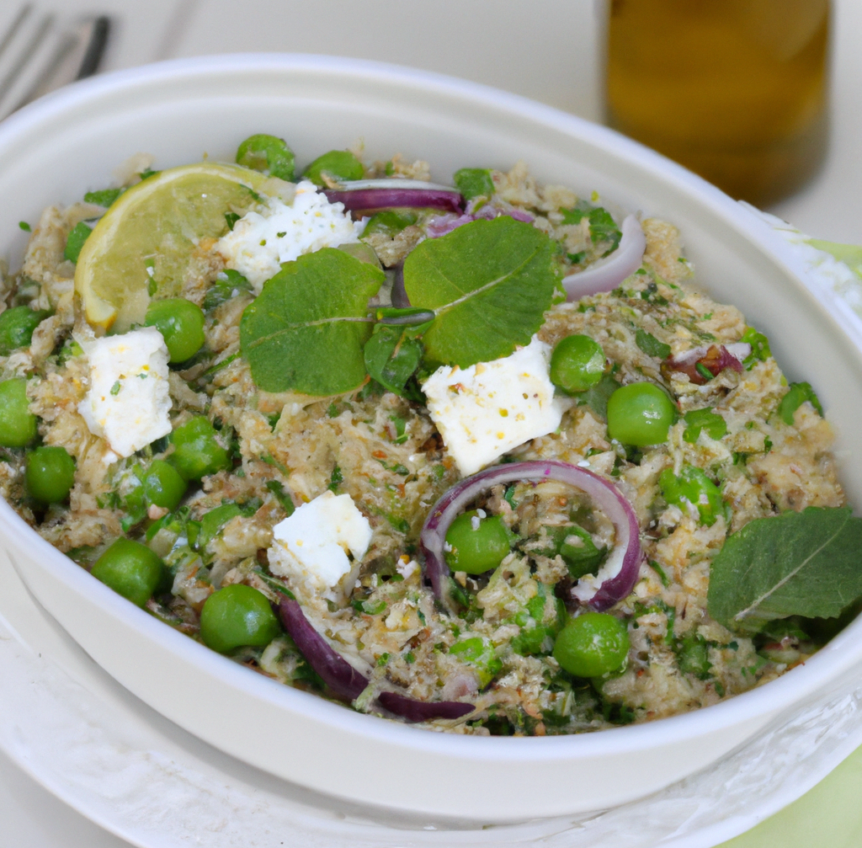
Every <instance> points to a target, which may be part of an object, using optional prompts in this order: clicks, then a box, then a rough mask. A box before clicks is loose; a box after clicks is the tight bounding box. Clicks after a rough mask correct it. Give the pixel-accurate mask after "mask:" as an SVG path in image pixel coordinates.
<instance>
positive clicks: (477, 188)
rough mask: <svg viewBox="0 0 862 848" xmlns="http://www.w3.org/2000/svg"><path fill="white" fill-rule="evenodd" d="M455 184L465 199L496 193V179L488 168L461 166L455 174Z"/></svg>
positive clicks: (489, 195)
mask: <svg viewBox="0 0 862 848" xmlns="http://www.w3.org/2000/svg"><path fill="white" fill-rule="evenodd" d="M453 178H454V180H455V186H456V187H457V189H458V191H460V192H461V194H462V195H464V200H472V199H473V198H474V197H491V195H493V194H494V192H495V190H496V189H495V188H494V180H493V179H492V178H491V172H490V171H489V170H488V169H487V168H461V170H460V171H455V174H454V177H453Z"/></svg>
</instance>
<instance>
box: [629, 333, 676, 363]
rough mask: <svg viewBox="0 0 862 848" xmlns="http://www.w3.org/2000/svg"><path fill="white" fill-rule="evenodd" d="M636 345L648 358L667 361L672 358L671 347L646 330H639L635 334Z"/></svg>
mask: <svg viewBox="0 0 862 848" xmlns="http://www.w3.org/2000/svg"><path fill="white" fill-rule="evenodd" d="M635 344H636V345H637V346H638V347H639V348H640V349H641V350H642V351H643V352H644V353H645V354H646V355H647V356H657V357H658V358H659V359H667V358H668V357H669V356H670V345H667V344H665V343H664V342H660V341H659V340H658V339H657V338H656V337H655V336H654V335H652V334H651V333H648V332H647V331H646V330H638V331H637V333H635Z"/></svg>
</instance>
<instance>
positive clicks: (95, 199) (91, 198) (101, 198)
mask: <svg viewBox="0 0 862 848" xmlns="http://www.w3.org/2000/svg"><path fill="white" fill-rule="evenodd" d="M124 190H125V189H122V188H103V189H100V190H99V191H88V192H87V193H86V194H85V195H84V202H85V203H95V204H96V206H104V207H105V208H106V209H107V208H108V207H109V206H110V205H111V204H112V203H113V202H114V201H115V200H116V199H117V198H118V197H119V196H120V195H121V194H122V193H123V191H124Z"/></svg>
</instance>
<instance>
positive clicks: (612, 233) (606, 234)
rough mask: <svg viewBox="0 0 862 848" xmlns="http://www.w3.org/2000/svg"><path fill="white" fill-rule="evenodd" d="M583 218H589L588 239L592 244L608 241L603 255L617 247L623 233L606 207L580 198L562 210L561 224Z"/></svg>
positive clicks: (577, 222)
mask: <svg viewBox="0 0 862 848" xmlns="http://www.w3.org/2000/svg"><path fill="white" fill-rule="evenodd" d="M584 218H588V219H589V222H590V239H591V240H592V242H593V244H601V243H602V242H610V246H609V247H608V249H607V250H605V252H604V253H603V254H602V255H603V256H607V255H608V254H609V253H612V252H613V251H614V250H616V249H617V247H618V246H619V243H620V240H621V239H622V237H623V234H622V232H621V231H620V228H619V227H618V226H617V225H616V222H615V221H614V219H613V217H612V215H611V213H610V212H608V210H607V209H604V208H602V207H601V206H593V205H592V204H591V203H587V202H586V201H583V200H582V201H580V202H579V203H578V204H577V205H576V206H574V207H573V208H572V209H564V210H563V224H580V222H581V221H582V220H583V219H584Z"/></svg>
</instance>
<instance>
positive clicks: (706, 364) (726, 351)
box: [662, 342, 751, 386]
mask: <svg viewBox="0 0 862 848" xmlns="http://www.w3.org/2000/svg"><path fill="white" fill-rule="evenodd" d="M750 353H751V345H750V344H748V343H747V342H736V343H734V344H730V345H709V346H707V345H701V346H700V347H695V348H692V349H691V350H687V351H686V352H685V353H681V354H679V355H678V356H671V357H669V358H668V359H666V360H665V361H664V363H663V364H662V370H664V371H679V372H681V373H683V374H687V375H688V378H689V380H691V382H692V383H696V384H697V385H699V386H700V385H703V384H704V383H705V382H707V378H706V377H705V376H704V375H703V374H702V373H701V371H700V370H699V369H698V367H697V366H698V365H700V366H702V367H703V368H705V369H706V370H707V371H708V372H709V373H710V374H712V376H713V377H717V376H718V375H719V374H721V372H722V371H724V369H725V368H730V369H732V370H733V371H736V372H737V373H739V374H741V373H742V371H743V365H742V361H743V360H744V359H745V358H746V357H747V356H748V355H749V354H750Z"/></svg>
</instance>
